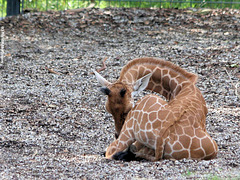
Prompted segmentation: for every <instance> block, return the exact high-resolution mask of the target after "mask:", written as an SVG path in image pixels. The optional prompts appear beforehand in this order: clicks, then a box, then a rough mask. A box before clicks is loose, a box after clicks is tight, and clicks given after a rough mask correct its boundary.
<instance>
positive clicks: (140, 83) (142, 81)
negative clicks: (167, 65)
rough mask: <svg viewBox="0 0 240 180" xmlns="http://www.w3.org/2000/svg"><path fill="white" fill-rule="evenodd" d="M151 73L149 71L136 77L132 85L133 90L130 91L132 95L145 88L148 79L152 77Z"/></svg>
mask: <svg viewBox="0 0 240 180" xmlns="http://www.w3.org/2000/svg"><path fill="white" fill-rule="evenodd" d="M152 74H153V73H149V74H147V75H146V76H143V77H142V78H140V79H138V80H137V81H136V82H135V84H134V86H133V92H132V97H133V96H135V95H137V94H138V93H140V92H141V91H143V90H144V89H146V87H147V86H148V83H149V80H150V78H151V77H152Z"/></svg>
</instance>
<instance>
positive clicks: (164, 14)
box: [0, 8, 240, 179]
mask: <svg viewBox="0 0 240 180" xmlns="http://www.w3.org/2000/svg"><path fill="white" fill-rule="evenodd" d="M0 26H3V27H4V34H5V35H4V39H5V57H4V63H2V64H1V66H0V82H1V85H0V177H2V178H3V179H33V178H36V179H43V178H46V179H138V178H146V179H162V178H169V179H189V178H200V179H211V178H217V177H218V178H236V179H238V178H240V173H239V167H240V131H239V128H240V99H239V98H238V97H237V93H238V94H240V92H239V89H238V90H236V89H235V85H236V84H237V83H239V81H240V80H239V79H240V33H239V32H240V11H239V10H228V9H227V10H212V11H207V12H200V11H199V12H195V11H192V12H190V11H189V10H176V9H166V10H165V9H155V10H153V9H117V8H109V9H81V10H78V11H66V12H44V13H40V12H38V13H31V14H25V15H21V16H17V17H10V18H6V19H4V20H3V21H0ZM144 56H153V57H159V58H163V59H166V60H168V61H171V62H173V63H175V64H178V65H179V66H181V67H182V68H185V69H187V70H188V71H190V72H193V73H196V74H198V75H199V80H198V83H197V86H198V87H199V88H200V90H201V91H202V93H203V95H204V98H205V99H206V102H207V105H208V109H209V113H208V116H207V119H206V122H207V130H208V132H209V134H210V135H211V136H212V137H213V138H214V139H215V140H216V142H217V144H218V146H219V153H218V156H217V158H216V159H213V160H210V161H196V160H188V159H183V160H180V161H174V160H161V161H158V162H146V161H143V162H142V161H140V162H139V161H133V162H121V161H109V160H106V159H105V158H104V157H103V156H102V153H103V152H104V150H105V148H106V147H107V146H108V145H109V144H110V143H111V142H112V140H113V139H114V122H113V118H112V117H111V115H110V114H108V113H107V112H106V111H105V109H104V103H105V97H104V96H103V95H101V94H99V92H98V87H99V85H98V83H97V80H96V79H95V77H94V75H93V74H91V72H92V69H98V68H101V66H102V61H103V60H104V59H105V58H107V60H106V61H105V63H106V66H107V68H106V69H105V70H104V71H101V74H102V75H103V76H105V77H106V78H107V79H116V78H117V77H118V76H119V72H120V71H121V68H122V67H123V66H124V65H125V64H126V63H127V62H128V61H129V60H131V59H133V58H138V57H144ZM227 72H228V73H227ZM146 93H148V92H146ZM139 98H140V97H139Z"/></svg>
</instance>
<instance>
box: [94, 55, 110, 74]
mask: <svg viewBox="0 0 240 180" xmlns="http://www.w3.org/2000/svg"><path fill="white" fill-rule="evenodd" d="M107 59H108V57H106V58H104V59H103V61H102V64H103V65H102V67H101V68H99V69H97V72H100V71H103V70H104V69H106V68H107V66H106V63H105V61H106V60H107ZM91 74H94V73H93V72H91Z"/></svg>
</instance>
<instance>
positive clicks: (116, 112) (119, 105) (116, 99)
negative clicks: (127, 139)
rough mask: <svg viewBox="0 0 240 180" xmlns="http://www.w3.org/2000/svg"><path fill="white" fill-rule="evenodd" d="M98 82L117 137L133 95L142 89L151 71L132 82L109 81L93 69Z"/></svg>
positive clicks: (145, 85) (130, 105)
mask: <svg viewBox="0 0 240 180" xmlns="http://www.w3.org/2000/svg"><path fill="white" fill-rule="evenodd" d="M94 73H95V75H96V78H97V80H98V82H99V83H100V84H101V85H102V88H101V89H100V91H101V92H102V93H104V94H105V95H107V97H108V98H107V102H106V110H107V111H108V112H109V113H111V114H112V116H113V118H114V121H115V137H116V138H118V136H119V134H120V131H121V129H122V126H123V124H124V121H125V119H126V117H127V114H128V112H129V111H130V110H131V109H132V107H133V105H134V103H133V97H134V96H135V95H137V94H138V93H140V92H141V91H143V90H144V89H145V88H146V87H147V85H148V82H149V80H150V78H151V76H152V73H149V74H147V75H146V76H144V77H142V78H140V79H138V80H137V81H136V82H134V83H133V84H127V83H125V82H121V81H116V82H114V83H110V82H109V81H107V80H106V79H105V78H103V77H102V76H101V75H100V74H99V73H98V72H96V71H94Z"/></svg>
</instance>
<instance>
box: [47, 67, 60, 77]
mask: <svg viewBox="0 0 240 180" xmlns="http://www.w3.org/2000/svg"><path fill="white" fill-rule="evenodd" d="M45 69H46V70H48V71H49V72H50V73H53V74H57V75H60V73H59V72H56V71H54V70H53V69H50V68H48V67H47V66H46V67H45Z"/></svg>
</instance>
